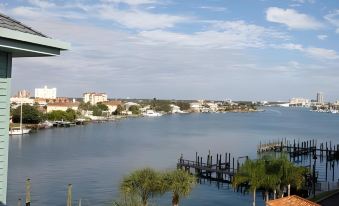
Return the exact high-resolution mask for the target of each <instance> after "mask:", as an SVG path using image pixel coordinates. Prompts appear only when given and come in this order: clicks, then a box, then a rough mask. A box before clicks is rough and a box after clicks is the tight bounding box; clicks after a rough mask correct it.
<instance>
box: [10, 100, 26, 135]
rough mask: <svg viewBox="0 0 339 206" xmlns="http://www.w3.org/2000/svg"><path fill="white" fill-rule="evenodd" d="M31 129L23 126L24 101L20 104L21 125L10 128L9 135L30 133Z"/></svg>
mask: <svg viewBox="0 0 339 206" xmlns="http://www.w3.org/2000/svg"><path fill="white" fill-rule="evenodd" d="M30 131H31V129H26V128H22V102H21V104H20V127H12V128H11V129H10V130H9V132H8V133H9V135H23V134H28V133H29V132H30Z"/></svg>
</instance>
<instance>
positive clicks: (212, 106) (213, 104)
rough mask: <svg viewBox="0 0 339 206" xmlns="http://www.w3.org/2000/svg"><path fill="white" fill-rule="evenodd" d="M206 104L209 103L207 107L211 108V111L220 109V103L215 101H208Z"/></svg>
mask: <svg viewBox="0 0 339 206" xmlns="http://www.w3.org/2000/svg"><path fill="white" fill-rule="evenodd" d="M206 105H207V107H208V108H209V111H210V112H217V111H218V109H219V106H218V104H216V103H213V102H208V103H206Z"/></svg>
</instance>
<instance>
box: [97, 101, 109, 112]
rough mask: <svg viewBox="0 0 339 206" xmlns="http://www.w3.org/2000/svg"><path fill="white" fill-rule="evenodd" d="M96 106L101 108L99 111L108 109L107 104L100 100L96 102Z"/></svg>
mask: <svg viewBox="0 0 339 206" xmlns="http://www.w3.org/2000/svg"><path fill="white" fill-rule="evenodd" d="M97 107H98V108H99V109H100V110H101V111H108V106H107V105H105V104H103V103H102V102H98V103H97Z"/></svg>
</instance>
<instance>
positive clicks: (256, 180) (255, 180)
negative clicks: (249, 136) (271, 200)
mask: <svg viewBox="0 0 339 206" xmlns="http://www.w3.org/2000/svg"><path fill="white" fill-rule="evenodd" d="M264 174H265V165H264V162H263V161H262V160H249V159H248V160H246V162H245V163H244V164H243V165H242V166H241V167H240V169H239V172H238V173H237V174H236V175H235V177H234V181H233V184H235V185H238V184H241V183H249V185H250V189H251V191H253V206H255V204H256V191H257V189H258V188H259V187H260V186H261V184H262V178H263V176H264Z"/></svg>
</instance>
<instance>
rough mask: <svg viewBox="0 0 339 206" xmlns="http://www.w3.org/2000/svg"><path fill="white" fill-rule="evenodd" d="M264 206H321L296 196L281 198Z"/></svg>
mask: <svg viewBox="0 0 339 206" xmlns="http://www.w3.org/2000/svg"><path fill="white" fill-rule="evenodd" d="M266 206H321V205H319V204H317V203H314V202H311V201H309V200H306V199H304V198H301V197H299V196H297V195H292V196H288V197H283V198H279V199H275V200H269V201H268V202H266Z"/></svg>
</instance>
